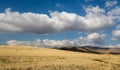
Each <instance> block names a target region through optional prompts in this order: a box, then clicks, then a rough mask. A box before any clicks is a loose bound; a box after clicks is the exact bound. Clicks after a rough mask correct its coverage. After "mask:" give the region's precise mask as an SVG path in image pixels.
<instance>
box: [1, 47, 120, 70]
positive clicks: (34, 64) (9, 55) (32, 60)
mask: <svg viewBox="0 0 120 70" xmlns="http://www.w3.org/2000/svg"><path fill="white" fill-rule="evenodd" d="M119 59H120V55H110V54H91V53H82V52H72V51H63V50H57V49H48V48H38V47H30V46H1V47H0V70H120V68H119V67H120V60H119Z"/></svg>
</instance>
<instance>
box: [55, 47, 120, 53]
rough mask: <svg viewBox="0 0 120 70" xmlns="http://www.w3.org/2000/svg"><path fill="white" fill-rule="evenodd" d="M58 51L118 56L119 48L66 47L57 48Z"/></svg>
mask: <svg viewBox="0 0 120 70" xmlns="http://www.w3.org/2000/svg"><path fill="white" fill-rule="evenodd" d="M57 49H59V50H67V51H74V52H86V53H95V54H120V48H103V47H92V46H80V47H75V46H66V47H61V48H57Z"/></svg>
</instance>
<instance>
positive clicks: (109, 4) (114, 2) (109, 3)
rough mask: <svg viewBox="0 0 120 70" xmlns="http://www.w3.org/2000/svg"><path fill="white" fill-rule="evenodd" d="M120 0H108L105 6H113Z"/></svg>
mask: <svg viewBox="0 0 120 70" xmlns="http://www.w3.org/2000/svg"><path fill="white" fill-rule="evenodd" d="M117 3H118V2H117V1H115V0H114V1H106V3H105V6H106V7H113V6H115V5H116V4H117Z"/></svg>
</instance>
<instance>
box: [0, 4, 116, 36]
mask: <svg viewBox="0 0 120 70" xmlns="http://www.w3.org/2000/svg"><path fill="white" fill-rule="evenodd" d="M85 11H86V15H85V16H80V15H77V14H75V13H68V12H65V11H63V12H58V11H54V12H50V16H48V15H47V14H38V13H32V12H26V13H19V12H11V11H10V9H7V10H6V11H5V13H0V32H25V33H39V34H48V33H56V32H64V31H97V30H102V29H105V28H107V27H110V26H112V25H113V24H114V23H115V22H114V20H113V18H111V16H108V15H105V10H104V9H101V8H99V7H98V6H96V7H87V8H85Z"/></svg>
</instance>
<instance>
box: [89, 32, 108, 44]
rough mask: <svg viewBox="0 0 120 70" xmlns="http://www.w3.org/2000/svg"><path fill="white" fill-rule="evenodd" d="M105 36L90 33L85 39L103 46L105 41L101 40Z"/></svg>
mask: <svg viewBox="0 0 120 70" xmlns="http://www.w3.org/2000/svg"><path fill="white" fill-rule="evenodd" d="M105 36H106V35H105V34H99V33H92V34H89V35H88V36H87V39H88V40H90V41H92V42H93V43H95V44H103V43H105V40H104V39H103V38H104V37H105Z"/></svg>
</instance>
